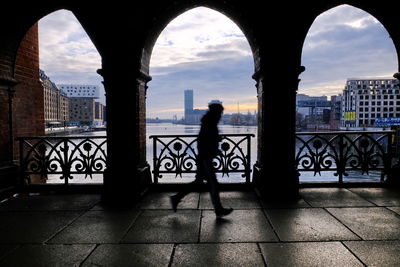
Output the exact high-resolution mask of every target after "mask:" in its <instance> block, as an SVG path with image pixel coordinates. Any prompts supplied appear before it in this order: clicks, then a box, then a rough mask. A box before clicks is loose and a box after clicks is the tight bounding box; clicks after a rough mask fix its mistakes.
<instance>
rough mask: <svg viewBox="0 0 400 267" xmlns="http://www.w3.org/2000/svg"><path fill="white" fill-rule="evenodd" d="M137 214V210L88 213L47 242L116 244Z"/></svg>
mask: <svg viewBox="0 0 400 267" xmlns="http://www.w3.org/2000/svg"><path fill="white" fill-rule="evenodd" d="M138 214H139V211H138V210H131V211H88V212H86V213H85V214H84V215H82V216H81V217H79V218H78V219H77V220H76V221H74V222H73V223H72V224H70V225H69V226H68V227H66V228H65V229H64V230H63V231H61V232H60V233H58V234H57V235H56V236H55V237H54V238H52V239H51V240H50V241H49V242H50V243H61V244H71V243H117V242H119V241H120V240H121V239H122V238H123V237H124V235H125V233H126V232H127V231H128V229H129V227H130V225H131V224H132V222H133V221H134V220H135V218H136V217H137V216H138Z"/></svg>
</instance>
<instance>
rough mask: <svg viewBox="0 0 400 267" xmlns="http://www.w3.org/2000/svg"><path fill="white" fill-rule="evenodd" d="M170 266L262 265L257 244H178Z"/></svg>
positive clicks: (254, 266) (251, 266) (253, 266)
mask: <svg viewBox="0 0 400 267" xmlns="http://www.w3.org/2000/svg"><path fill="white" fill-rule="evenodd" d="M172 266H240V267H244V266H249V267H256V266H264V263H263V260H262V257H261V255H260V252H259V250H258V247H257V244H254V243H246V244H242V243H234V244H232V243H221V244H180V245H178V246H177V247H176V249H175V254H174V258H173V262H172Z"/></svg>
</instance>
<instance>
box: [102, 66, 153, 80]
mask: <svg viewBox="0 0 400 267" xmlns="http://www.w3.org/2000/svg"><path fill="white" fill-rule="evenodd" d="M97 74H99V75H100V76H102V77H103V78H104V79H107V78H109V77H112V76H113V75H116V76H118V79H120V78H121V73H119V74H118V73H117V72H116V71H110V70H109V69H108V68H101V69H98V70H97ZM122 75H123V74H122ZM135 78H136V80H137V81H139V82H144V83H148V82H149V81H151V80H152V77H151V76H150V75H148V74H147V73H144V72H143V71H141V70H138V71H136V75H135Z"/></svg>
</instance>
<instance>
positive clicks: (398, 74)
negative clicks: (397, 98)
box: [393, 72, 400, 81]
mask: <svg viewBox="0 0 400 267" xmlns="http://www.w3.org/2000/svg"><path fill="white" fill-rule="evenodd" d="M393 77H394V78H396V79H397V80H399V81H400V72H396V73H395V74H393Z"/></svg>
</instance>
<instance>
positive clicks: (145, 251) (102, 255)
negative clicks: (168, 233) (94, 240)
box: [82, 244, 174, 267]
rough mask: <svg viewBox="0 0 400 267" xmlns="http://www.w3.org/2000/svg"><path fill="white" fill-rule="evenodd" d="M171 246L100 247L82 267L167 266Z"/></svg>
mask: <svg viewBox="0 0 400 267" xmlns="http://www.w3.org/2000/svg"><path fill="white" fill-rule="evenodd" d="M173 246H174V245H173V244H119V245H115V244H112V245H110V244H105V245H100V246H98V247H97V248H96V249H95V251H94V252H93V253H92V254H91V255H90V256H89V258H88V259H87V260H86V261H85V262H84V264H83V265H82V266H104V267H109V266H118V267H125V266H127V267H128V266H135V267H141V266H143V267H151V266H154V267H156V266H157V267H158V266H168V264H169V262H170V258H171V254H172V249H173Z"/></svg>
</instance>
